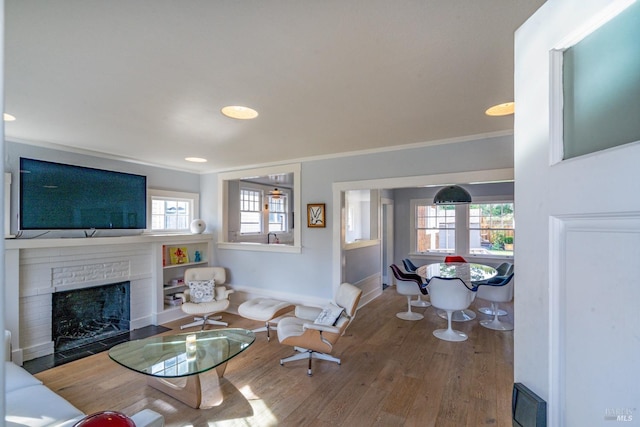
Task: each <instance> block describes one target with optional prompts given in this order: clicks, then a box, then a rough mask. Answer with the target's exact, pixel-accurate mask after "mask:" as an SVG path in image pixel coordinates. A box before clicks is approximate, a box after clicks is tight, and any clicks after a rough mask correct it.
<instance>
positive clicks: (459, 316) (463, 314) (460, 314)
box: [436, 309, 476, 322]
mask: <svg viewBox="0 0 640 427" xmlns="http://www.w3.org/2000/svg"><path fill="white" fill-rule="evenodd" d="M436 313H437V314H438V316H440V317H441V318H443V319H446V318H447V313H446V312H445V311H444V310H438V311H437V312H436ZM475 318H476V313H474V312H473V310H469V309H465V310H457V311H454V312H453V316H452V317H451V320H453V321H454V322H468V321H469V320H473V319H475Z"/></svg>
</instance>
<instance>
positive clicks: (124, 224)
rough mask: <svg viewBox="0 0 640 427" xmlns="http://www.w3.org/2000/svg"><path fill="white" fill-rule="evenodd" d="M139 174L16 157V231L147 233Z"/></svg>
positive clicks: (143, 189) (144, 194)
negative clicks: (18, 163)
mask: <svg viewBox="0 0 640 427" xmlns="http://www.w3.org/2000/svg"><path fill="white" fill-rule="evenodd" d="M146 225H147V178H146V177H145V176H142V175H134V174H129V173H122V172H114V171H107V170H101V169H92V168H87V167H82V166H74V165H66V164H61V163H53V162H47V161H43V160H34V159H26V158H20V229H21V230H79V229H85V230H87V229H96V230H99V229H145V228H146Z"/></svg>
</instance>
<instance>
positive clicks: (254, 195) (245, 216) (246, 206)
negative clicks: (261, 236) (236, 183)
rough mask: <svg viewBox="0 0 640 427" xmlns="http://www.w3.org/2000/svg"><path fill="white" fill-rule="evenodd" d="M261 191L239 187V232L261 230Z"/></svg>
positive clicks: (259, 231) (256, 231)
mask: <svg viewBox="0 0 640 427" xmlns="http://www.w3.org/2000/svg"><path fill="white" fill-rule="evenodd" d="M261 205H262V192H261V191H259V190H252V189H249V188H242V189H240V234H254V233H261V232H262V209H261V208H260V207H261Z"/></svg>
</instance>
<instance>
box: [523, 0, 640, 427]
mask: <svg viewBox="0 0 640 427" xmlns="http://www.w3.org/2000/svg"><path fill="white" fill-rule="evenodd" d="M628 3H630V2H626V1H625V0H621V1H618V0H549V1H547V2H546V3H545V4H544V5H543V6H542V7H541V8H540V9H539V10H538V12H536V14H534V15H533V16H532V17H531V18H530V19H529V20H528V21H527V22H526V23H525V24H524V25H523V26H522V27H521V28H520V29H519V30H518V31H517V32H516V39H515V40H516V45H515V48H516V49H515V53H516V54H515V73H516V74H515V94H516V96H515V101H516V105H517V113H516V117H515V165H514V166H515V196H516V199H515V203H516V207H517V208H516V224H517V227H518V246H517V252H516V254H515V263H516V264H517V270H518V285H517V286H516V287H515V297H514V300H515V313H516V329H515V335H514V347H515V349H514V351H515V353H514V377H515V381H516V382H522V383H524V384H525V385H527V386H528V387H529V388H531V389H532V390H533V391H534V392H535V393H537V394H539V395H540V396H541V397H542V398H543V399H545V400H546V401H547V402H548V404H549V425H551V426H585V425H589V426H592V425H593V426H595V425H609V424H616V423H615V422H614V423H610V422H607V421H609V420H608V419H607V418H606V417H607V416H608V414H609V412H610V411H611V412H613V413H614V414H615V412H616V411H618V410H620V411H621V412H624V411H632V412H634V413H633V414H632V416H633V419H632V420H631V419H626V420H619V421H627V422H625V423H623V424H624V425H640V417H639V416H638V413H637V408H638V406H637V405H638V396H639V394H638V379H639V378H640V368H639V367H638V358H639V356H640V344H639V343H640V341H639V340H638V333H637V331H638V322H639V320H640V316H639V315H638V295H640V294H639V292H638V286H637V284H638V283H637V282H638V280H637V279H638V274H639V273H640V268H639V263H638V247H639V245H638V242H639V236H638V229H637V228H638V226H637V225H635V226H633V227H630V226H627V225H624V226H623V225H620V224H623V223H629V224H631V223H633V222H635V223H636V224H637V223H638V222H639V216H640V198H639V197H637V190H636V187H637V184H636V183H637V182H638V180H639V179H640V173H639V170H638V159H640V144H638V143H637V142H636V143H634V144H628V145H627V146H625V147H618V148H615V149H612V150H606V151H601V152H598V153H593V154H591V155H587V156H583V157H581V158H576V159H571V160H568V161H562V162H558V163H556V164H552V161H551V158H552V156H551V154H552V153H554V152H555V150H554V146H555V144H554V143H553V140H552V139H551V138H550V134H551V132H552V131H553V127H552V124H553V123H552V122H551V121H550V116H551V114H550V110H551V108H550V107H551V105H554V98H553V97H552V96H551V95H550V94H551V91H550V87H551V82H552V78H551V74H550V69H551V67H550V56H551V55H550V51H551V49H554V48H557V47H560V46H562V45H563V44H564V43H563V41H564V40H567V38H569V37H573V36H574V35H575V34H576V33H578V32H581V31H580V30H582V29H584V27H585V25H584V24H586V23H589V22H593V19H592V18H594V17H597V16H599V15H601V12H603V11H606V10H608V9H609V8H610V7H611V6H614V7H615V6H618V7H619V6H620V5H622V4H628ZM582 33H583V34H588V32H582ZM565 46H567V45H565ZM636 123H637V120H636ZM613 421H616V419H615V416H614V419H613Z"/></svg>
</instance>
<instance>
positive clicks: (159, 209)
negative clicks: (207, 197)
mask: <svg viewBox="0 0 640 427" xmlns="http://www.w3.org/2000/svg"><path fill="white" fill-rule="evenodd" d="M148 193H149V195H148V197H149V200H150V204H151V209H149V211H150V212H151V221H150V222H149V223H150V224H151V229H150V230H151V231H152V232H161V233H162V232H172V233H175V232H182V231H189V227H190V225H191V221H193V220H194V219H195V212H196V211H197V209H198V201H199V195H198V194H196V193H182V192H174V191H162V190H152V189H149V191H148Z"/></svg>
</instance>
